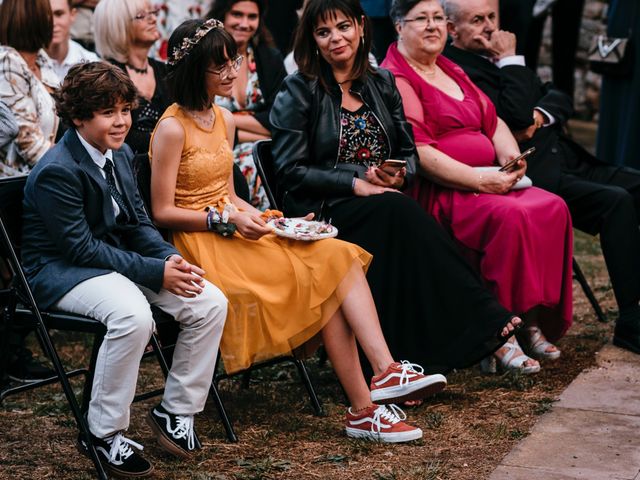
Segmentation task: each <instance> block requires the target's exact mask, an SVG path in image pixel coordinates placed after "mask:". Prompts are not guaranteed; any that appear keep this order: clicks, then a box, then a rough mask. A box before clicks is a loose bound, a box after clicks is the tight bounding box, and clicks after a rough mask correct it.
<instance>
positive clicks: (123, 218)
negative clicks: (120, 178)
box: [103, 158, 129, 223]
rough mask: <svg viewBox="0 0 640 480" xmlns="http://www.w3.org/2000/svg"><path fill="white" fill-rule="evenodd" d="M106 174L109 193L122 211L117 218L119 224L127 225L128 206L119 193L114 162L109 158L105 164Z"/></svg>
mask: <svg viewBox="0 0 640 480" xmlns="http://www.w3.org/2000/svg"><path fill="white" fill-rule="evenodd" d="M103 169H104V172H105V173H106V176H107V185H108V186H109V193H110V194H111V196H112V197H113V199H114V200H115V201H116V204H117V205H118V208H119V209H120V214H119V215H118V217H117V218H116V221H117V222H118V223H127V221H128V220H129V214H128V213H127V204H126V203H125V202H124V199H123V198H122V195H121V194H120V192H119V191H118V188H117V187H116V177H115V175H114V173H113V161H112V160H110V159H108V158H107V161H106V162H105V164H104V167H103Z"/></svg>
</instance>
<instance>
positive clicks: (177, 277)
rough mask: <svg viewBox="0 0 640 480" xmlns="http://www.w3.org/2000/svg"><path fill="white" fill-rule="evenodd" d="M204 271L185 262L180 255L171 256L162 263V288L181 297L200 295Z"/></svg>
mask: <svg viewBox="0 0 640 480" xmlns="http://www.w3.org/2000/svg"><path fill="white" fill-rule="evenodd" d="M203 275H204V270H202V269H201V268H200V267H197V266H196V265H192V264H190V263H189V262H187V261H186V260H185V259H184V258H182V257H181V256H180V255H171V256H170V257H169V258H168V259H167V260H166V261H165V262H164V276H163V278H162V288H164V289H165V290H169V291H170V292H171V293H173V294H175V295H179V296H181V297H188V298H191V297H195V296H197V295H199V294H201V293H202V289H203V288H204V280H203V279H202V276H203Z"/></svg>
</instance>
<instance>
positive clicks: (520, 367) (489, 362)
mask: <svg viewBox="0 0 640 480" xmlns="http://www.w3.org/2000/svg"><path fill="white" fill-rule="evenodd" d="M500 348H506V349H507V351H506V352H505V354H504V355H503V356H502V357H501V358H496V356H495V354H493V355H490V356H488V357H486V358H484V359H483V360H482V361H481V362H480V368H481V369H482V371H483V372H484V373H497V371H498V369H500V370H501V371H507V370H509V371H515V372H520V373H522V374H524V375H529V374H532V373H538V372H539V371H540V365H525V362H526V361H527V360H531V358H530V357H528V356H527V355H525V354H524V353H521V354H520V355H517V353H518V351H520V352H522V349H521V348H520V345H519V344H518V341H517V340H516V339H515V338H514V339H513V342H507V343H505V344H504V345H503V346H502V347H500Z"/></svg>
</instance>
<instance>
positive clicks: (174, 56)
mask: <svg viewBox="0 0 640 480" xmlns="http://www.w3.org/2000/svg"><path fill="white" fill-rule="evenodd" d="M214 28H224V24H223V23H222V22H221V21H220V20H216V19H215V18H210V19H209V20H207V21H206V22H204V23H203V24H202V25H200V26H199V27H198V29H197V30H196V33H194V34H193V36H191V37H185V38H183V39H182V43H181V44H180V46H179V47H176V48H174V49H173V52H171V55H170V56H169V58H168V59H167V63H168V64H169V65H175V64H177V63H178V62H179V61H180V60H182V59H183V58H184V57H186V56H187V55H189V52H191V50H192V49H193V47H195V46H196V45H197V44H198V43H199V42H200V40H202V39H203V38H204V37H205V35H206V34H207V33H209V32H210V31H211V30H213V29H214Z"/></svg>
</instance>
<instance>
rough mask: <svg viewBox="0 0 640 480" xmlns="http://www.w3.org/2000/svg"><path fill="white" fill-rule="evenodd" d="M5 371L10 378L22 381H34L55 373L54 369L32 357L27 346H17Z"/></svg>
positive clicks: (49, 376) (52, 375)
mask: <svg viewBox="0 0 640 480" xmlns="http://www.w3.org/2000/svg"><path fill="white" fill-rule="evenodd" d="M7 373H8V374H9V378H10V379H11V380H15V381H16V382H23V383H29V382H36V381H38V380H43V379H45V378H51V377H55V376H56V375H57V373H56V371H55V370H53V369H51V368H49V367H47V366H45V365H43V364H42V363H40V362H39V361H37V360H36V359H35V358H33V354H32V353H31V350H29V349H27V348H18V349H16V350H15V351H14V352H13V354H12V358H11V363H10V364H9V368H8V369H7Z"/></svg>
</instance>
